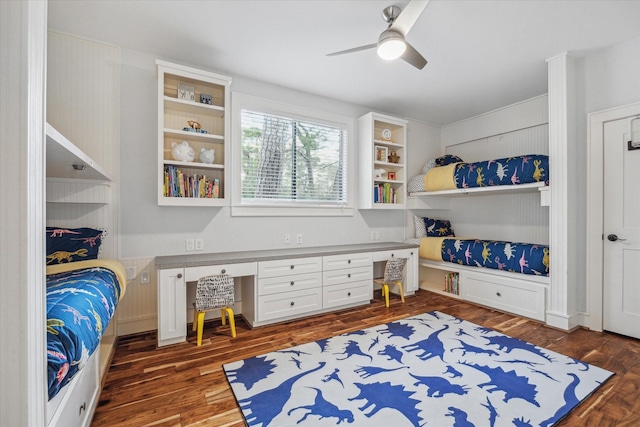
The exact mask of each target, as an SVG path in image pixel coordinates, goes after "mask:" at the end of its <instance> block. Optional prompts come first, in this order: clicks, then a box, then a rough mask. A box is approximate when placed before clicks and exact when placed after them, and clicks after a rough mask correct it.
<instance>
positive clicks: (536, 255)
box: [441, 238, 549, 276]
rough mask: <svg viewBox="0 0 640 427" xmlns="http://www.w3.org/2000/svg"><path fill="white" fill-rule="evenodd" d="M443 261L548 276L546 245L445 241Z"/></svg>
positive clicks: (471, 240)
mask: <svg viewBox="0 0 640 427" xmlns="http://www.w3.org/2000/svg"><path fill="white" fill-rule="evenodd" d="M441 255H442V260H443V261H446V262H453V263H457V264H460V265H471V266H474V267H486V268H493V269H496V270H505V271H510V272H515V273H522V274H535V275H542V276H548V275H549V246H546V245H536V244H531V243H514V242H499V241H495V240H474V239H455V238H452V239H444V240H443V242H442V254H441Z"/></svg>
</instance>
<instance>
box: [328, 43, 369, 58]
mask: <svg viewBox="0 0 640 427" xmlns="http://www.w3.org/2000/svg"><path fill="white" fill-rule="evenodd" d="M377 46H378V43H372V44H368V45H365V46H359V47H354V48H351V49H347V50H341V51H339V52H333V53H327V56H336V55H344V54H345V53H351V52H358V51H360V50H367V49H373V48H374V47H377Z"/></svg>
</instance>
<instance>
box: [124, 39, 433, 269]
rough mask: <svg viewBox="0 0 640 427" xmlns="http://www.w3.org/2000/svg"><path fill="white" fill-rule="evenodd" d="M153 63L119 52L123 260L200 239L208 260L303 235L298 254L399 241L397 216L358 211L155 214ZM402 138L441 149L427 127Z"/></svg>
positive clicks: (327, 105)
mask: <svg viewBox="0 0 640 427" xmlns="http://www.w3.org/2000/svg"><path fill="white" fill-rule="evenodd" d="M163 59H167V60H171V58H163ZM155 60H156V58H155V57H154V56H151V55H148V54H145V53H141V52H134V51H128V50H124V49H123V50H122V80H121V81H122V100H121V113H122V122H121V125H122V135H121V141H122V142H121V177H122V186H121V228H120V232H121V246H120V247H121V249H120V257H121V258H145V257H146V258H152V257H154V256H157V255H174V254H182V253H185V239H187V238H195V237H198V238H202V239H204V243H205V251H206V252H221V251H241V250H252V249H269V248H281V247H295V245H296V244H295V243H294V244H289V245H285V244H284V235H285V233H291V234H298V233H301V234H302V235H303V243H302V244H301V245H300V246H323V245H333V244H347V243H363V242H369V241H371V240H370V238H371V231H372V229H376V230H379V231H380V235H381V239H382V240H391V241H401V240H403V239H404V213H403V212H402V211H387V210H385V211H356V212H355V215H354V216H353V217H332V218H323V217H311V218H309V217H304V218H302V217H286V218H261V217H248V218H247V217H232V216H231V215H230V209H229V208H228V207H225V208H190V207H189V208H186V207H160V206H157V200H156V188H157V183H156V175H157V165H156V150H157V141H156V135H157V129H156V127H157V117H156V114H157V94H156V72H155ZM185 65H192V66H195V67H197V66H198V65H197V64H185ZM212 71H214V72H215V71H216V70H212ZM231 77H232V78H233V83H232V85H231V90H232V91H236V92H241V93H245V94H249V95H254V96H258V97H263V98H268V99H272V100H276V101H281V102H285V103H289V104H293V105H300V106H303V107H307V108H313V109H316V110H321V111H329V112H332V113H337V114H343V115H347V116H351V117H354V118H357V117H359V116H361V115H363V114H365V113H367V112H368V109H367V108H365V107H360V106H355V105H350V104H346V103H343V102H338V101H335V100H332V99H327V98H322V97H318V96H314V95H310V94H307V93H301V92H298V91H294V90H291V89H287V88H283V87H278V86H273V85H269V84H266V83H262V82H257V81H254V80H248V79H245V78H242V77H240V76H231ZM232 125H233V124H232ZM408 131H409V135H410V137H409V145H410V147H411V145H412V144H414V141H423V140H427V141H433V142H434V143H435V144H437V143H438V142H439V141H438V140H437V139H436V138H434V137H433V136H432V135H433V134H434V133H439V129H438V128H435V127H433V126H428V125H424V124H422V123H416V122H410V123H409V128H408ZM424 134H430V135H427V136H424ZM355 137H356V135H354V138H355ZM232 143H233V141H232ZM354 143H355V141H354ZM354 165H356V166H357V159H356V162H355V163H354ZM232 168H233V165H232ZM356 176H357V175H356ZM352 197H355V195H352Z"/></svg>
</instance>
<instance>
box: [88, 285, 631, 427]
mask: <svg viewBox="0 0 640 427" xmlns="http://www.w3.org/2000/svg"><path fill="white" fill-rule="evenodd" d="M376 296H377V300H375V301H374V302H373V303H372V304H370V305H368V306H366V307H364V308H358V309H354V310H346V311H341V312H336V313H330V314H326V315H322V316H316V317H312V318H308V319H303V320H299V321H295V322H289V323H286V324H281V325H274V326H267V327H262V328H257V329H254V330H251V329H249V328H248V326H247V325H246V324H245V323H244V321H242V320H241V319H240V318H238V319H237V320H236V327H237V330H238V336H237V338H235V339H231V337H230V335H229V330H228V326H226V327H222V326H221V325H220V322H219V321H214V322H210V323H209V324H208V325H207V328H206V329H205V333H204V337H203V344H202V346H201V347H197V346H196V344H195V336H194V334H193V333H191V332H190V334H189V338H188V342H186V343H183V344H178V345H175V346H171V347H169V348H162V349H156V337H155V333H149V334H143V335H137V336H128V337H121V339H120V342H119V344H118V347H117V349H116V352H115V355H114V357H113V361H112V364H111V368H110V369H109V372H108V374H107V377H106V381H105V385H104V388H103V390H102V394H101V395H100V402H99V404H98V408H97V409H96V412H95V415H94V418H93V422H92V424H91V425H92V426H96V427H97V426H121V425H126V426H167V427H168V426H215V427H223V426H227V427H230V426H234V427H235V426H237V427H240V426H244V425H245V423H244V421H243V418H242V414H241V413H240V410H239V408H238V406H237V404H236V401H235V399H234V397H233V394H232V392H231V389H230V388H229V385H228V383H227V380H226V378H225V376H224V373H223V371H222V364H223V363H227V362H231V361H235V360H239V359H244V358H246V357H251V356H256V355H259V354H263V353H268V352H270V351H273V350H278V349H282V348H287V347H291V346H295V345H298V344H303V343H306V342H309V341H315V340H318V339H321V338H328V337H330V336H333V335H337V334H341V333H345V332H350V331H355V330H358V329H362V328H366V327H370V326H375V325H379V324H383V323H387V322H390V321H393V320H397V319H401V318H403V317H407V316H411V315H415V314H420V313H424V312H427V311H431V310H439V311H441V312H443V313H448V314H451V315H453V316H457V317H460V318H462V319H465V320H468V321H471V322H474V323H476V324H478V325H482V326H487V327H491V328H493V329H496V330H498V331H500V332H503V333H505V334H508V335H510V336H513V337H516V338H520V339H523V340H525V341H528V342H531V343H533V344H536V345H539V346H542V347H545V348H548V349H550V350H553V351H556V352H559V353H563V354H566V355H568V356H571V357H574V358H578V359H581V360H584V361H585V362H588V363H591V364H594V365H596V366H600V367H602V368H605V369H608V370H611V371H613V372H615V374H616V375H614V376H613V377H612V378H611V379H610V380H609V381H607V382H606V383H605V384H604V385H603V386H602V387H601V388H600V389H599V390H598V391H596V393H594V395H592V396H591V397H590V398H589V399H587V400H586V401H585V402H583V403H582V405H580V406H579V407H578V408H577V409H576V410H574V411H573V412H572V413H571V414H570V415H569V416H568V417H567V418H565V419H564V420H563V421H562V422H561V423H560V424H559V425H560V426H577V425H579V426H598V427H605V426H640V401H639V400H640V399H639V398H640V341H638V340H634V339H630V338H626V337H622V336H618V335H615V334H611V333H606V332H605V333H598V332H592V331H587V330H582V329H580V330H577V331H574V332H572V333H570V334H567V333H565V332H561V331H557V330H554V329H551V328H547V327H545V326H544V325H541V324H540V323H537V322H534V321H531V320H528V319H523V318H519V317H516V316H511V315H507V314H503V313H500V312H497V311H493V310H489V309H486V308H482V307H478V306H475V305H472V304H467V303H464V302H461V301H458V300H455V299H451V298H448V297H443V296H438V295H436V294H433V293H430V292H427V291H418V293H417V294H416V296H414V297H410V298H407V299H406V303H405V304H402V303H401V302H400V300H399V299H398V298H393V299H392V301H391V307H389V308H386V307H385V306H384V303H383V302H382V300H381V299H380V295H379V293H378V294H377V295H376Z"/></svg>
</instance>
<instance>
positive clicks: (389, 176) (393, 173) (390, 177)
mask: <svg viewBox="0 0 640 427" xmlns="http://www.w3.org/2000/svg"><path fill="white" fill-rule="evenodd" d="M387 178H389V179H390V180H393V181H395V179H396V173H395V172H389V173H388V174H387Z"/></svg>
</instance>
